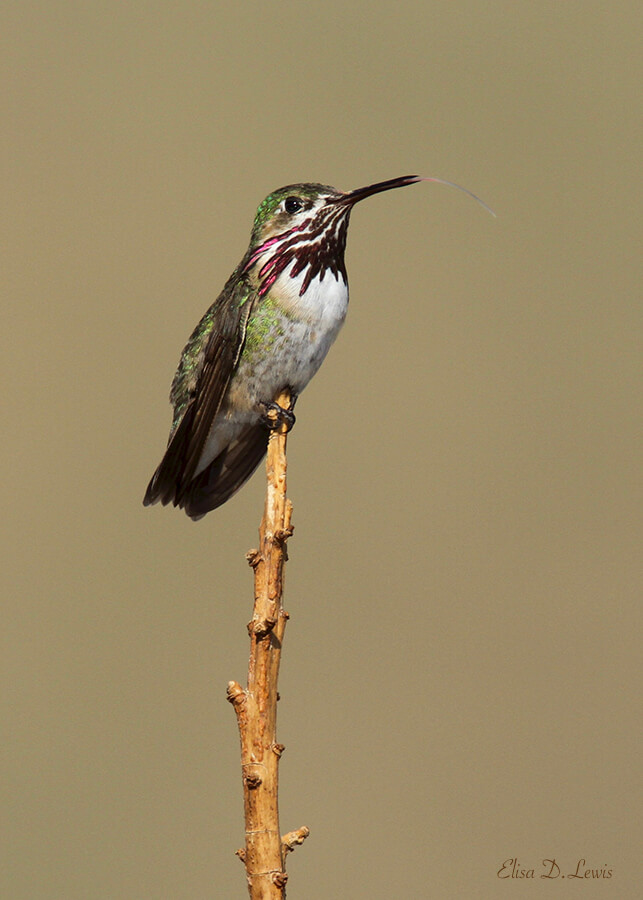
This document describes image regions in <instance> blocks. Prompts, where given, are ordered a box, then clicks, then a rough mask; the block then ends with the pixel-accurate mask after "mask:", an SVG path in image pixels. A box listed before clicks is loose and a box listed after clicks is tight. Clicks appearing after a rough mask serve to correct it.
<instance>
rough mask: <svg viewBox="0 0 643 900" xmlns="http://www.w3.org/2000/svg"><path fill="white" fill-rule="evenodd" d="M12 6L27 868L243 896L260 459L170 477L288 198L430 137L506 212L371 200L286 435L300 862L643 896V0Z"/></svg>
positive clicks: (384, 887) (407, 876)
mask: <svg viewBox="0 0 643 900" xmlns="http://www.w3.org/2000/svg"><path fill="white" fill-rule="evenodd" d="M1 18H2V21H1V22H0V34H1V38H0V40H1V41H2V53H1V54H0V66H1V67H2V82H3V97H2V103H3V125H2V163H3V170H4V172H5V179H4V181H5V187H4V188H3V195H4V196H3V207H4V210H3V212H4V224H3V238H2V247H3V256H4V257H5V259H4V261H3V264H2V266H3V276H2V278H3V282H4V287H3V327H2V345H3V346H2V356H1V361H0V365H1V366H2V370H3V371H2V385H3V392H2V393H3V422H2V433H1V437H0V441H1V442H2V454H3V455H2V459H3V473H4V479H3V480H4V486H3V515H2V529H3V532H4V534H3V539H2V541H3V549H2V554H3V559H2V577H3V581H4V582H5V586H4V590H3V597H4V614H3V626H2V639H3V642H4V647H3V649H2V665H3V722H4V725H3V731H4V737H3V740H2V744H3V749H2V755H3V758H4V762H3V770H4V771H3V775H4V780H3V792H4V799H3V809H2V835H1V853H2V857H3V859H2V868H1V870H0V873H1V874H0V879H1V881H0V894H1V895H2V897H3V898H8V900H94V898H96V900H139V898H145V900H148V898H153V900H156V898H158V900H165V898H168V900H205V898H219V897H243V896H246V889H245V884H244V872H243V869H242V866H241V865H240V864H239V862H238V860H237V859H235V857H234V855H233V851H234V850H235V848H236V847H238V846H241V844H242V842H243V821H242V804H241V782H240V771H239V761H238V739H237V732H236V724H235V720H234V715H233V712H232V709H231V708H230V707H229V706H228V705H227V704H226V702H225V686H226V683H227V681H228V680H229V679H232V678H236V679H240V680H242V679H243V678H244V673H245V666H246V663H247V635H246V632H245V624H246V622H247V620H248V618H249V615H250V609H251V599H252V582H251V573H250V570H249V569H248V568H247V566H246V563H245V561H244V553H245V551H246V550H247V549H248V548H249V547H251V546H253V545H255V543H256V529H257V526H258V522H259V518H260V513H261V508H262V501H263V478H262V476H261V475H260V474H257V475H256V476H255V477H254V478H253V480H252V481H251V482H250V483H249V484H248V485H247V486H246V488H245V489H244V490H243V491H242V492H241V493H240V494H239V495H238V496H237V497H235V498H234V499H233V500H232V501H231V502H230V503H229V504H227V505H226V506H225V507H223V508H222V509H220V510H218V511H217V512H215V513H212V514H210V515H209V516H208V517H207V518H206V519H204V520H203V521H201V522H199V523H196V524H195V523H193V522H191V521H190V520H188V519H187V518H186V517H185V516H184V515H183V513H181V512H179V511H177V510H174V509H171V508H170V509H162V508H160V507H155V508H153V509H144V508H143V507H142V505H141V499H142V496H143V492H144V489H145V486H146V484H147V481H148V479H149V477H150V475H151V474H152V471H153V470H154V468H155V466H156V465H157V463H158V461H159V459H160V457H161V455H162V452H163V450H164V447H165V442H166V438H167V431H168V428H169V422H170V409H169V406H168V403H167V393H168V391H169V386H170V381H171V378H172V375H173V373H174V369H175V366H176V363H177V361H178V357H179V353H180V350H181V348H182V346H183V344H184V342H185V340H186V339H187V337H188V335H189V334H190V332H191V330H192V328H193V326H194V325H195V324H196V322H197V321H198V319H199V317H200V316H201V314H202V312H203V311H204V310H205V308H206V307H207V306H208V305H209V303H210V302H211V300H212V299H213V298H214V297H215V295H216V294H217V293H218V291H219V289H220V288H221V287H222V285H223V283H224V281H225V279H226V278H227V276H228V275H229V273H230V272H231V271H232V269H233V267H234V266H235V265H236V263H237V262H238V260H239V259H240V257H241V255H242V253H243V252H244V250H245V247H246V242H247V239H248V235H249V232H250V226H251V223H252V218H253V216H254V211H255V209H256V206H257V205H258V203H259V202H260V201H261V200H262V199H263V197H264V196H265V195H266V194H267V193H268V192H269V191H270V190H272V189H274V188H276V187H278V186H280V185H282V184H286V183H288V182H292V181H300V180H302V181H305V180H309V181H322V182H326V183H330V184H333V185H336V186H338V187H340V188H342V189H350V188H354V187H358V186H361V185H363V184H366V183H369V182H372V181H376V180H381V179H386V178H391V177H393V176H397V175H402V174H407V173H413V172H420V173H422V174H427V175H438V176H441V177H443V178H447V179H450V180H453V181H457V182H458V183H460V184H463V185H465V186H466V187H468V188H469V189H471V190H473V191H475V192H476V193H478V194H480V195H481V197H483V198H484V199H485V200H486V201H487V202H488V203H489V204H490V205H491V206H492V207H493V208H494V209H495V210H496V212H497V214H498V217H497V219H493V218H492V217H491V216H489V215H488V214H487V213H486V212H485V211H484V210H483V209H482V208H481V207H479V206H478V205H477V204H475V203H474V202H472V201H471V200H470V199H469V198H467V197H466V196H465V195H464V194H461V193H458V192H456V191H453V190H452V189H450V188H447V187H443V186H441V185H432V184H419V185H416V186H413V187H409V188H406V189H404V190H403V191H394V192H392V193H389V194H382V195H379V196H377V197H373V198H372V199H370V200H368V201H367V202H364V203H363V204H362V205H361V206H359V207H357V208H356V210H355V212H354V214H353V217H352V223H351V228H350V234H349V242H348V251H347V268H348V272H349V276H350V282H351V306H350V310H349V315H348V319H347V323H346V326H345V328H344V330H343V332H342V333H341V335H340V337H339V339H338V342H337V344H336V346H335V347H334V348H333V349H332V351H331V352H330V354H329V358H328V359H327V361H326V363H325V365H324V367H323V368H322V370H321V372H320V373H319V375H318V376H317V378H316V379H315V381H314V382H313V384H312V385H311V386H310V387H309V389H308V390H307V391H306V393H305V394H304V395H303V397H302V398H301V400H300V401H299V404H298V409H297V412H298V421H297V425H296V428H295V429H294V431H293V433H292V435H291V439H290V441H289V463H290V470H289V489H290V496H291V498H292V500H293V502H294V507H295V512H294V522H295V527H296V532H295V536H294V538H293V540H292V541H291V544H290V553H291V561H290V563H289V568H288V575H287V588H286V608H287V609H288V610H289V612H290V614H291V622H290V624H289V627H288V630H287V634H286V644H285V651H284V659H283V667H282V679H281V685H280V687H281V697H282V700H281V704H280V713H279V715H280V720H279V738H280V740H282V741H283V742H284V743H285V744H286V747H287V750H286V753H285V755H284V757H283V760H282V767H281V778H282V790H281V812H282V827H283V830H284V831H287V830H289V829H292V828H296V827H299V826H300V825H303V824H307V825H308V826H309V827H310V829H311V836H310V838H309V840H308V841H307V842H306V844H305V845H304V847H302V848H300V849H299V850H297V852H296V853H295V854H294V855H293V856H291V857H290V858H289V866H288V868H289V872H290V882H289V897H292V898H297V897H305V898H307V900H317V898H328V897H341V898H344V897H346V898H348V897H350V898H369V900H370V898H385V897H386V898H389V897H396V898H397V897H399V898H402V897H404V898H407V897H408V898H411V897H421V898H424V897H426V898H440V900H460V898H464V897H467V898H481V900H487V898H492V900H493V898H496V897H502V898H514V897H516V898H517V897H520V898H525V897H528V898H531V897H543V898H545V897H547V898H551V897H554V896H557V897H562V896H567V895H570V896H571V895H572V894H574V895H575V896H578V897H581V896H582V898H583V900H589V898H594V897H601V898H604V897H608V896H609V897H614V898H618V900H628V898H634V897H639V896H641V891H642V890H643V872H642V868H641V860H640V847H641V831H640V819H639V818H638V812H639V811H640V801H641V794H640V774H641V763H640V759H641V747H640V743H639V737H640V735H639V734H637V727H636V713H637V712H639V713H640V706H639V701H640V676H641V671H640V652H641V650H640V648H641V630H640V624H641V622H640V618H639V606H640V596H641V583H642V578H641V576H642V574H643V573H642V571H641V570H642V566H641V546H642V545H643V534H642V531H643V529H642V527H641V525H642V517H641V509H642V503H641V501H642V497H641V480H640V460H641V443H640V437H641V431H640V426H641V374H642V373H641V334H642V329H641V303H640V298H641V292H640V280H639V278H638V277H637V276H638V275H639V273H638V272H637V271H636V270H637V269H638V268H639V265H638V264H639V259H640V246H641V245H640V239H641V229H640V224H641V220H640V209H641V207H640V200H641V197H640V182H641V175H640V164H641V136H642V135H641V130H640V128H639V119H640V87H641V75H642V71H641V59H642V56H643V54H642V52H641V50H642V48H641V41H640V36H641V25H642V24H643V23H642V21H641V19H642V16H641V7H640V4H639V3H634V2H622V3H618V2H617V3H616V4H605V3H597V2H582V3H580V2H569V3H561V2H522V3H521V2H518V3H508V2H494V0H487V2H484V3H474V2H459V3H458V2H456V3H449V4H446V3H443V4H440V3H432V2H428V3H427V2H410V0H401V2H397V3H380V4H375V5H373V4H370V3H366V2H356V3H350V2H349V3H340V2H335V0H331V2H326V3H324V4H304V3H301V4H295V3H289V2H285V3H278V2H274V0H269V2H263V3H261V4H258V3H257V4H254V3H237V4H228V3H226V4H223V3H206V2H200V3H198V2H184V3H175V4H174V3H173V4H170V3H144V2H133V3H128V4H126V3H116V2H91V0H90V2H86V3H75V2H71V0H63V2H59V3H43V2H40V3H29V2H20V3H16V2H13V3H11V2H8V3H5V4H3V9H2V14H1ZM637 214H638V215H637ZM639 724H640V720H639ZM552 857H555V859H556V861H557V862H558V863H559V864H560V867H561V874H567V875H569V874H570V873H573V872H575V871H576V867H577V864H578V861H579V860H580V859H585V860H586V865H583V866H582V867H581V868H582V870H584V868H585V867H588V868H589V867H593V868H602V867H604V866H607V868H609V869H611V870H612V877H611V879H609V880H607V881H600V882H596V881H593V880H592V879H589V880H588V881H587V882H585V881H583V882H582V883H579V882H578V881H576V882H573V881H572V882H571V883H570V882H569V880H565V881H563V880H562V878H559V879H557V880H556V881H547V880H543V879H540V878H539V877H538V876H539V875H540V874H541V873H543V872H544V871H545V870H544V868H543V866H542V862H541V861H542V860H543V859H547V858H552ZM509 858H518V859H519V863H520V866H521V867H522V868H524V869H529V868H532V867H533V868H535V875H536V878H535V879H534V880H533V881H532V880H529V881H527V880H520V881H519V880H517V879H507V880H504V879H500V878H498V876H497V872H498V870H499V869H500V868H501V867H502V864H503V862H504V861H505V860H507V859H509Z"/></svg>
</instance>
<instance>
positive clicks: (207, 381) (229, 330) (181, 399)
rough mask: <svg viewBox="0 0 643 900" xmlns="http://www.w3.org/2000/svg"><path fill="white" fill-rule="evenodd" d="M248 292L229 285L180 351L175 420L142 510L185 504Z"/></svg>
mask: <svg viewBox="0 0 643 900" xmlns="http://www.w3.org/2000/svg"><path fill="white" fill-rule="evenodd" d="M250 291H251V289H250V287H249V286H248V285H247V284H246V283H245V282H244V281H239V282H237V283H236V284H232V285H231V284H230V282H229V283H228V284H227V285H226V287H225V288H224V289H223V292H222V293H221V295H220V296H219V297H218V298H217V300H216V301H215V303H214V304H213V305H212V306H211V307H210V309H209V310H208V312H207V313H206V314H205V316H204V317H203V318H202V319H201V321H200V322H199V324H198V325H197V327H196V328H195V330H194V332H193V333H192V336H191V338H190V340H189V342H188V344H187V346H186V348H185V350H184V351H183V355H182V357H181V362H180V364H179V369H178V371H177V373H176V376H175V378H174V382H173V385H172V394H171V396H172V401H173V402H174V405H175V422H174V425H173V430H172V432H171V433H170V440H169V443H168V447H167V450H166V451H165V455H164V457H163V459H162V460H161V463H160V465H159V467H158V468H157V470H156V472H155V473H154V475H153V476H152V480H151V481H150V483H149V485H148V488H147V491H146V493H145V497H144V499H143V504H144V505H145V506H150V505H151V504H153V503H157V502H158V501H159V500H160V501H161V503H163V505H165V504H166V503H170V502H171V503H174V505H175V506H177V505H179V504H180V505H181V506H183V505H184V503H183V502H181V500H182V497H183V496H184V495H185V494H186V491H188V490H189V488H190V484H191V481H192V478H193V475H194V472H195V470H196V467H197V465H198V462H199V459H200V457H201V453H202V451H203V447H204V444H205V441H206V439H207V437H208V434H209V432H210V428H211V426H212V422H213V421H214V418H215V416H216V414H217V412H218V411H219V409H220V407H221V403H222V401H223V398H224V396H225V393H226V391H227V389H228V385H229V383H230V378H231V376H232V373H233V372H234V369H235V366H236V364H237V362H238V360H239V356H240V354H241V350H242V349H243V343H244V340H245V335H246V327H247V324H248V318H249V316H250V312H251V310H252V306H253V301H254V297H250V296H249V292H250ZM204 335H205V336H204ZM204 340H205V342H206V344H205V349H204V350H203V352H201V347H200V344H201V343H202V342H203V341H204ZM177 413H178V414H179V416H180V417H179V418H178V421H177ZM215 462H216V460H215ZM213 464H214V463H213ZM206 471H207V470H206ZM202 474H204V473H202Z"/></svg>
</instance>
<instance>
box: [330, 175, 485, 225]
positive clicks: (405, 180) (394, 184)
mask: <svg viewBox="0 0 643 900" xmlns="http://www.w3.org/2000/svg"><path fill="white" fill-rule="evenodd" d="M418 181H434V182H435V183H436V184H446V185H448V187H454V188H457V189H458V190H459V191H463V192H464V193H465V194H468V195H469V197H472V198H473V199H474V200H476V201H477V202H478V203H479V204H480V206H482V207H484V209H486V210H487V212H489V213H491V215H492V216H494V217H495V215H496V214H495V212H494V211H493V210H492V209H491V207H490V206H487V204H486V203H485V202H484V201H483V200H481V199H480V197H477V196H476V195H475V194H473V193H472V192H471V191H468V190H467V189H466V188H464V187H462V185H459V184H455V182H453V181H445V180H444V178H434V177H424V176H422V175H401V176H400V177H399V178H391V179H389V180H388V181H379V182H378V183H377V184H369V185H367V186H366V187H363V188H357V190H356V191H349V192H348V193H347V194H344V195H343V196H342V197H339V198H338V199H337V201H336V202H337V203H346V204H349V205H350V206H354V205H355V203H359V202H360V200H364V199H366V197H372V196H373V194H379V193H380V192H381V191H390V190H392V189H393V188H401V187H406V186H407V185H408V184H417V183H418Z"/></svg>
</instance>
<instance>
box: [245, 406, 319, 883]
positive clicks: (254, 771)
mask: <svg viewBox="0 0 643 900" xmlns="http://www.w3.org/2000/svg"><path fill="white" fill-rule="evenodd" d="M276 402H277V404H278V405H279V406H281V407H282V408H283V409H287V410H289V409H290V408H291V396H290V393H289V392H288V391H284V392H283V393H282V394H281V395H280V396H279V397H278V398H277V401H276ZM276 421H277V417H276V416H275V422H276ZM286 433H287V429H286V426H285V425H284V424H283V423H282V424H280V425H279V426H278V427H277V428H276V430H274V431H272V432H271V434H270V439H269V442H268V456H267V459H266V475H267V490H266V504H265V509H264V514H263V519H262V521H261V527H260V529H259V549H258V550H250V551H249V552H248V553H247V554H246V558H247V560H248V563H249V564H250V565H251V566H252V568H253V569H254V587H255V601H254V610H253V614H252V619H251V621H250V622H249V624H248V632H249V634H250V662H249V665H248V686H247V687H246V689H245V690H244V689H243V688H242V687H241V685H239V684H238V683H237V682H236V681H231V682H230V683H229V684H228V700H229V701H230V702H231V703H232V705H233V706H234V710H235V713H236V715H237V724H238V726H239V736H240V738H241V770H242V775H243V799H244V811H245V821H246V844H245V849H243V850H237V855H238V856H239V857H240V858H241V860H242V861H243V863H244V864H245V867H246V875H247V879H248V889H249V892H250V897H251V900H282V898H283V897H285V886H286V880H287V878H288V876H287V875H286V866H285V860H286V854H287V853H288V852H289V851H290V850H293V849H294V848H295V846H296V845H297V844H301V843H302V842H303V841H304V839H305V838H306V837H308V829H307V828H306V827H305V826H304V827H303V828H300V829H298V830H297V831H292V832H289V833H288V834H286V835H284V837H281V832H280V830H279V804H278V787H279V759H280V757H281V754H282V753H283V751H284V746H283V744H278V743H277V700H278V699H279V695H278V693H277V682H278V678H279V662H280V659H281V649H282V643H283V638H284V630H285V628H286V621H287V619H288V613H287V612H286V611H285V610H284V609H283V607H282V592H283V578H284V575H283V569H284V563H285V561H286V560H287V559H288V554H287V551H286V541H287V539H288V538H289V537H290V536H291V534H292V532H293V529H292V525H291V524H290V519H291V516H292V504H291V502H290V500H288V499H287V497H286Z"/></svg>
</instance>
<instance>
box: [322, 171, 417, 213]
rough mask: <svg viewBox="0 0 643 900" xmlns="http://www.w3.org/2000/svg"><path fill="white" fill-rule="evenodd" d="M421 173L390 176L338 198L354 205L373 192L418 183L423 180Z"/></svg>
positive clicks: (339, 201) (376, 192)
mask: <svg viewBox="0 0 643 900" xmlns="http://www.w3.org/2000/svg"><path fill="white" fill-rule="evenodd" d="M422 180H423V179H422V176H421V175H401V176H400V177H399V178H390V179H389V180H388V181H379V182H378V183H377V184H369V185H367V187H363V188H357V190H356V191H349V193H348V194H344V195H343V196H342V197H339V198H338V199H337V203H347V204H349V205H350V206H353V205H354V204H355V203H359V201H360V200H364V199H365V198H366V197H372V196H373V194H379V193H381V191H390V190H392V189H393V188H401V187H406V186H407V184H416V183H417V182H418V181H422Z"/></svg>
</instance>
